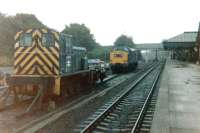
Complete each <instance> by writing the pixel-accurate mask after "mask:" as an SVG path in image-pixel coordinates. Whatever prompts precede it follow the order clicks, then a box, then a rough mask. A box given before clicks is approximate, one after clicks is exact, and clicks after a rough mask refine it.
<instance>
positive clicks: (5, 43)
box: [0, 13, 46, 65]
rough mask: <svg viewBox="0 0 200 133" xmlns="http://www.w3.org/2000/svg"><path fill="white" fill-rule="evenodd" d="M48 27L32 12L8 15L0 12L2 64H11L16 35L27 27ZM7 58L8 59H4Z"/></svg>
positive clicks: (0, 54)
mask: <svg viewBox="0 0 200 133" xmlns="http://www.w3.org/2000/svg"><path fill="white" fill-rule="evenodd" d="M39 27H46V26H45V25H43V24H42V22H40V21H39V20H38V19H37V18H36V17H35V15H32V14H16V15H15V16H8V15H5V14H2V13H0V58H1V59H0V65H2V64H11V59H13V58H12V57H13V53H14V43H15V41H14V35H15V34H16V32H17V31H19V30H21V29H26V28H39ZM3 58H6V59H5V60H6V61H3Z"/></svg>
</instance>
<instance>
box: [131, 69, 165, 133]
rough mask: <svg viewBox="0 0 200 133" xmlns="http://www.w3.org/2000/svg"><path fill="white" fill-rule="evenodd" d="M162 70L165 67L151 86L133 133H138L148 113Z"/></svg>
mask: <svg viewBox="0 0 200 133" xmlns="http://www.w3.org/2000/svg"><path fill="white" fill-rule="evenodd" d="M162 69H163V67H161V70H160V71H159V72H158V73H157V75H156V79H155V80H154V82H153V85H152V86H151V90H150V92H149V94H148V96H147V98H146V100H145V102H144V104H143V107H142V109H141V111H140V113H139V116H138V118H137V120H136V122H135V124H134V126H133V128H132V130H131V133H136V132H137V131H138V127H139V125H140V124H141V122H142V119H143V117H144V113H145V111H146V109H147V107H148V103H149V101H150V99H151V97H152V94H153V92H154V90H155V88H156V85H157V83H158V80H159V77H160V74H161V72H162Z"/></svg>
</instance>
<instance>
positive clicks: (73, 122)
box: [38, 74, 134, 133]
mask: <svg viewBox="0 0 200 133" xmlns="http://www.w3.org/2000/svg"><path fill="white" fill-rule="evenodd" d="M130 75H131V76H133V75H134V74H127V75H126V76H121V77H119V78H118V79H117V80H112V81H111V82H110V83H108V84H111V85H113V84H116V83H118V82H119V81H122V80H125V79H128V78H129V77H130ZM112 82H113V83H112ZM114 82H115V83H114ZM129 82H130V81H129ZM126 84H128V83H126ZM108 86H109V85H108ZM124 88H126V87H124ZM122 91H123V89H122V88H120V87H116V88H114V89H112V91H109V92H107V93H105V94H103V95H101V96H99V97H97V98H95V99H93V100H91V101H90V102H88V103H87V104H84V105H82V106H81V107H79V108H78V109H76V110H72V111H71V112H69V113H67V114H65V115H64V116H62V118H60V119H58V120H56V122H53V123H51V124H49V125H47V126H45V127H44V128H42V129H40V130H39V131H38V133H55V132H56V133H66V132H67V133H72V132H73V129H75V128H76V126H77V125H78V124H80V123H82V122H83V121H84V120H86V119H87V118H88V117H89V116H91V115H92V114H93V113H94V112H95V111H96V110H97V109H98V108H99V107H101V106H103V105H104V104H105V103H106V102H107V101H108V100H110V99H111V98H112V97H113V96H115V95H117V94H120V92H122Z"/></svg>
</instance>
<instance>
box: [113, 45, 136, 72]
mask: <svg viewBox="0 0 200 133" xmlns="http://www.w3.org/2000/svg"><path fill="white" fill-rule="evenodd" d="M138 52H139V51H138V50H137V49H133V48H129V47H114V48H113V49H112V51H111V52H110V66H111V69H112V71H113V73H120V72H129V71H132V70H134V69H135V68H136V67H137V64H138Z"/></svg>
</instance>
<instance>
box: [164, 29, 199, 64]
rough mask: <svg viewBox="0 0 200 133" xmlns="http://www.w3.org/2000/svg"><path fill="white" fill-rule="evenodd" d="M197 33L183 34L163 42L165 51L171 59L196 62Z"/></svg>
mask: <svg viewBox="0 0 200 133" xmlns="http://www.w3.org/2000/svg"><path fill="white" fill-rule="evenodd" d="M197 36H198V32H197V31H192V32H184V33H181V34H179V35H177V36H174V37H172V38H169V39H168V40H165V41H163V46H164V49H165V50H168V51H170V56H171V59H177V60H181V61H188V62H194V63H196V62H197V61H198V57H199V55H198V53H199V52H198V49H199V47H198V45H197Z"/></svg>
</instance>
